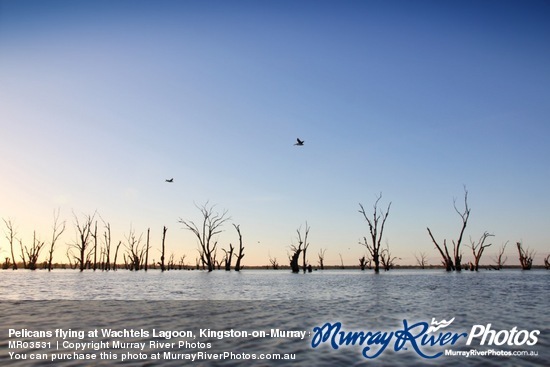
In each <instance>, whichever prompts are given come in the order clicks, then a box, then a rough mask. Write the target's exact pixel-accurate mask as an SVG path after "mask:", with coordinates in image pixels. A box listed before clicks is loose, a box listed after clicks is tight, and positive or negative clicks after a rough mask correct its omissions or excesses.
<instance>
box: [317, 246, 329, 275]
mask: <svg viewBox="0 0 550 367" xmlns="http://www.w3.org/2000/svg"><path fill="white" fill-rule="evenodd" d="M326 251H327V250H326V249H321V250H319V253H318V254H317V256H318V257H319V268H320V269H321V270H325V263H324V261H325V252H326Z"/></svg>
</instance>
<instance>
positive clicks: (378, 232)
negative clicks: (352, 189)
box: [359, 194, 391, 273]
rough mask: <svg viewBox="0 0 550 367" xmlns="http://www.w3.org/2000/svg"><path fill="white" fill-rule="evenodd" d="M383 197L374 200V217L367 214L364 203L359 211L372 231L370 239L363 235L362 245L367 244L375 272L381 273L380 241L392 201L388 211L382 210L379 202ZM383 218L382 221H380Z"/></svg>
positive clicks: (379, 196) (360, 205)
mask: <svg viewBox="0 0 550 367" xmlns="http://www.w3.org/2000/svg"><path fill="white" fill-rule="evenodd" d="M381 198H382V194H380V195H378V197H377V198H376V201H375V202H374V206H373V207H374V213H373V215H372V218H369V217H368V216H367V213H366V212H365V208H363V205H362V204H361V203H359V207H360V208H361V209H360V210H359V213H361V214H362V215H363V217H364V218H365V220H366V221H367V223H368V225H369V232H370V240H369V239H367V237H363V242H359V243H360V244H361V245H363V246H365V247H366V248H367V250H368V251H369V254H370V258H371V259H372V261H373V262H374V272H375V273H379V272H380V242H381V241H382V235H383V234H384V225H385V224H386V219H388V215H389V214H390V207H391V202H390V203H389V204H388V208H387V209H386V212H385V213H384V212H382V211H381V210H380V209H379V208H378V202H379V201H380V199H381ZM380 220H382V222H380Z"/></svg>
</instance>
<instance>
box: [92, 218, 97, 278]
mask: <svg viewBox="0 0 550 367" xmlns="http://www.w3.org/2000/svg"><path fill="white" fill-rule="evenodd" d="M92 238H93V239H94V267H93V269H94V271H96V269H97V220H96V221H95V226H94V233H93V234H92Z"/></svg>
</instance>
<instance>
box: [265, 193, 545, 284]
mask: <svg viewBox="0 0 550 367" xmlns="http://www.w3.org/2000/svg"><path fill="white" fill-rule="evenodd" d="M381 198H382V194H379V195H378V196H377V198H376V201H375V202H374V205H373V209H372V212H371V214H368V213H367V211H366V210H365V208H364V207H363V205H362V204H361V203H359V213H360V214H361V215H362V216H363V218H364V220H365V221H366V223H367V225H368V228H369V235H368V236H364V237H363V239H362V240H361V241H360V242H359V243H360V244H361V245H362V246H365V248H366V249H367V256H363V257H361V258H360V259H359V267H360V269H361V270H365V268H368V269H374V272H375V273H379V272H380V269H381V268H382V269H384V270H385V271H388V270H390V269H391V268H392V267H393V266H394V263H395V260H396V259H398V258H397V257H395V256H392V254H391V252H390V248H389V244H388V243H387V242H386V247H384V248H383V247H382V245H381V242H382V236H383V233H384V228H385V224H386V220H387V219H388V216H389V213H390V208H391V202H390V203H389V204H388V206H387V208H386V210H382V209H381V208H380V207H379V202H380V200H381ZM453 207H454V209H455V211H456V212H457V213H458V215H459V216H460V218H461V227H460V231H459V235H458V239H457V240H456V241H455V240H453V241H452V244H453V248H452V252H449V247H448V246H447V240H446V239H444V240H443V243H440V242H438V241H437V240H436V239H435V237H434V235H433V234H432V231H431V230H430V228H429V227H427V230H428V234H429V236H430V238H431V240H432V242H433V243H434V245H435V247H436V249H437V250H438V252H439V254H440V255H441V257H442V263H443V266H444V267H445V270H446V271H461V270H462V269H469V270H471V271H478V270H479V266H480V261H481V257H482V256H483V253H484V252H485V249H487V248H488V247H489V246H491V245H492V244H491V243H488V239H489V238H490V237H493V236H494V234H491V233H489V232H487V231H485V232H484V233H483V234H482V235H481V237H480V238H479V239H478V240H477V241H474V240H472V239H471V238H470V244H469V245H466V246H467V247H469V248H470V249H471V251H472V255H473V261H470V262H469V263H468V264H462V251H461V245H462V243H463V240H464V233H465V230H466V226H467V224H468V219H469V218H470V212H471V209H470V207H469V206H468V190H466V187H464V209H463V210H459V209H458V207H457V204H456V199H455V200H453ZM309 230H310V227H309V226H308V224H307V222H306V226H305V232H304V234H303V235H302V231H301V228H299V229H298V230H297V233H298V246H295V245H291V246H290V249H291V251H292V254H290V255H289V262H290V268H291V270H292V272H293V273H299V272H300V266H299V259H300V255H301V256H302V270H303V272H304V273H305V272H306V270H309V271H311V265H306V264H307V262H306V252H307V250H308V247H309V242H308V241H307V237H308V234H309ZM516 246H517V249H518V254H519V261H520V264H521V268H522V269H524V270H529V269H531V267H532V265H533V258H534V251H532V250H529V249H525V248H524V247H523V245H522V243H521V242H517V243H516ZM505 248H506V244H504V245H503V246H502V247H501V249H500V252H499V254H498V256H497V258H496V266H494V267H493V268H494V269H496V270H500V269H502V268H503V266H504V262H505V261H506V258H505V257H504V250H505ZM415 256H416V255H415ZM318 257H319V267H320V269H323V268H324V257H325V250H321V251H320V252H319V254H318ZM340 259H342V255H341V254H340ZM416 260H417V262H418V264H419V265H420V266H421V267H422V268H425V266H426V255H425V254H424V253H421V254H420V256H416ZM269 261H270V263H271V266H272V268H273V269H277V268H278V267H279V264H278V262H277V260H276V259H274V258H273V259H272V258H271V257H270V259H269ZM544 265H545V267H546V268H547V269H550V255H548V256H547V257H546V258H545V259H544ZM343 267H344V264H343V261H341V268H343Z"/></svg>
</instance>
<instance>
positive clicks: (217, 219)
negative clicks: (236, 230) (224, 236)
mask: <svg viewBox="0 0 550 367" xmlns="http://www.w3.org/2000/svg"><path fill="white" fill-rule="evenodd" d="M195 206H196V207H197V209H199V210H200V212H201V214H202V224H201V225H200V227H199V226H197V225H196V224H195V223H194V222H193V221H190V220H184V219H180V220H179V222H180V223H182V224H183V225H184V226H185V227H186V229H187V230H189V231H191V232H193V234H195V236H196V237H197V239H198V241H199V252H200V254H201V259H202V261H203V264H204V265H206V266H207V267H208V271H209V272H210V271H212V270H214V266H215V261H214V254H215V252H216V245H217V242H215V241H214V237H215V236H216V235H218V234H219V233H221V232H222V230H221V227H222V225H223V224H224V223H225V222H226V221H227V220H229V219H230V218H228V217H226V215H227V211H224V212H223V213H221V214H219V213H217V212H214V206H209V205H208V202H206V204H204V205H203V206H200V207H199V206H197V205H195Z"/></svg>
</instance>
